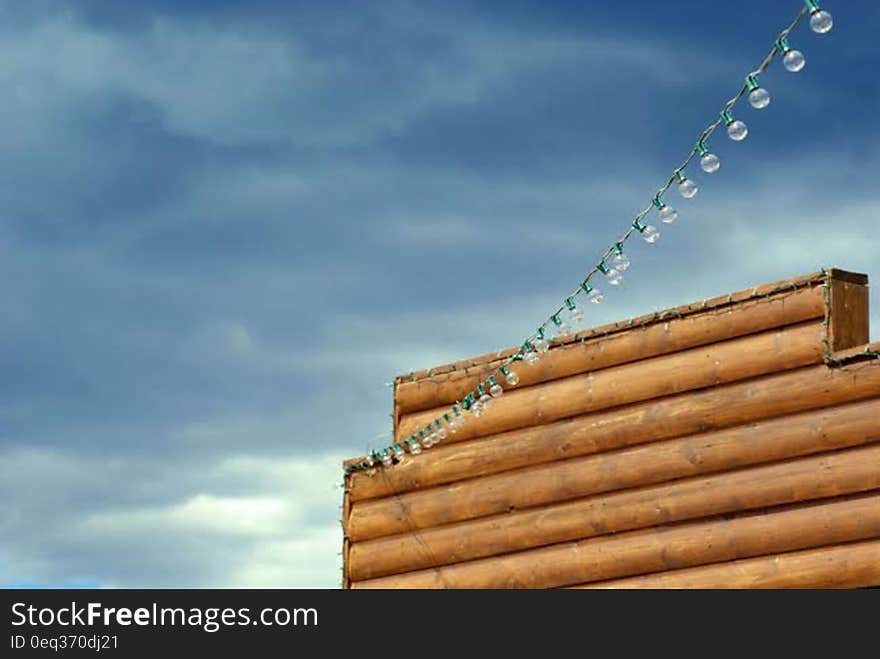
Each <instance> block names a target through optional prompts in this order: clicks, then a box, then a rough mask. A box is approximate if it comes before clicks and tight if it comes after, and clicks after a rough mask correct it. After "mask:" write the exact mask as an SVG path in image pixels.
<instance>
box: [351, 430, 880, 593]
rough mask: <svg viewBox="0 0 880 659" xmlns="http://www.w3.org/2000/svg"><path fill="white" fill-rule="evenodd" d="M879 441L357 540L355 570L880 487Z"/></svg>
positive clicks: (421, 563)
mask: <svg viewBox="0 0 880 659" xmlns="http://www.w3.org/2000/svg"><path fill="white" fill-rule="evenodd" d="M878 464H880V446H878V445H870V446H867V447H861V448H854V449H847V450H844V451H837V452H834V453H827V454H822V455H818V456H811V457H806V458H798V459H795V460H789V461H786V462H782V463H776V464H769V465H762V466H759V467H751V468H747V469H740V470H737V471H733V472H726V473H722V474H718V475H713V476H699V477H695V478H689V479H683V480H680V481H673V482H671V483H664V484H662V485H653V486H649V487H643V488H639V489H637V490H624V491H621V492H614V493H611V494H602V495H598V496H593V497H588V498H585V499H577V500H575V501H570V502H567V503H562V504H554V505H551V506H545V507H541V508H533V509H528V510H524V511H515V512H512V513H510V514H507V515H503V514H502V515H495V516H492V517H484V518H480V519H476V520H469V521H465V522H458V523H455V524H449V525H446V526H439V527H434V528H429V529H421V530H419V531H417V532H415V533H405V534H401V535H396V536H388V537H383V538H377V539H375V540H369V541H365V542H354V543H353V544H352V547H351V555H350V559H351V571H352V575H359V577H361V578H363V576H365V575H378V574H389V573H396V572H403V571H412V570H418V569H423V568H426V567H431V566H434V565H439V564H450V563H456V562H463V561H467V560H472V559H476V558H482V557H486V556H495V555H498V554H503V553H508V552H514V551H521V550H524V549H530V548H533V547H538V546H545V545H550V544H556V543H560V542H567V541H570V540H579V539H583V538H587V537H593V536H600V535H605V534H608V533H618V532H621V531H627V530H632V529H638V528H645V527H648V526H654V525H657V524H668V523H671V522H678V521H684V520H689V519H698V518H701V517H707V516H711V515H719V514H725V513H734V512H741V511H745V510H753V509H755V508H763V507H768V506H777V505H783V504H787V503H795V502H799V501H810V500H814V499H822V498H827V497H833V496H841V495H845V494H854V493H857V492H865V491H869V490H873V489H880V469H878V468H877V465H878Z"/></svg>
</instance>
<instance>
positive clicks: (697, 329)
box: [395, 287, 825, 414]
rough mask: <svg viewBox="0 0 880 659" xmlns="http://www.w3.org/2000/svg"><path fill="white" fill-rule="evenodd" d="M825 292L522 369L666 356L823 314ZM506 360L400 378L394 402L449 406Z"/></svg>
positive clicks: (722, 310) (588, 367)
mask: <svg viewBox="0 0 880 659" xmlns="http://www.w3.org/2000/svg"><path fill="white" fill-rule="evenodd" d="M824 315H825V296H824V290H823V288H821V287H814V288H801V289H795V290H794V291H793V292H792V291H791V290H788V291H784V292H782V293H779V294H777V295H776V296H774V297H770V298H759V299H755V300H751V301H748V302H744V303H740V304H736V305H735V306H724V307H719V308H715V309H710V310H708V311H705V312H702V313H698V314H694V315H690V316H685V317H684V318H681V319H676V318H675V317H674V316H672V315H669V316H668V317H667V319H666V320H664V321H662V322H656V321H654V322H651V323H650V324H647V325H645V326H644V327H638V326H636V327H633V328H632V329H624V330H621V331H617V332H614V333H612V334H610V335H607V336H603V335H601V334H600V335H599V336H597V337H595V338H587V339H584V340H582V341H580V342H577V343H568V344H564V345H560V346H556V347H554V348H553V349H551V350H550V351H549V352H548V353H547V355H545V357H544V358H543V359H541V361H540V362H538V363H537V364H536V365H535V366H532V367H524V368H521V369H517V371H518V374H519V376H520V384H519V386H522V387H525V386H529V385H533V384H538V383H541V382H548V381H550V380H556V379H558V378H561V377H566V376H569V375H576V374H578V373H587V372H589V371H595V370H598V369H602V368H607V367H609V366H617V365H620V364H625V363H629V362H634V361H638V360H641V359H647V358H649V357H658V356H660V355H667V354H670V353H673V352H678V351H680V350H685V349H687V348H693V347H696V346H703V345H708V344H711V343H718V342H720V341H726V340H729V339H733V338H737V337H741V336H746V335H748V334H754V333H756V332H763V331H766V330H770V329H774V328H778V327H783V326H786V325H794V324H797V323H802V322H804V321H807V320H814V319H817V318H823V317H824ZM500 363H501V360H497V359H496V360H489V361H488V362H484V363H483V364H481V365H479V366H473V367H471V368H465V369H459V370H451V371H449V372H446V373H441V374H437V375H433V376H431V377H425V378H422V379H419V380H415V381H411V382H407V381H405V380H403V381H399V382H398V383H397V386H396V388H395V402H396V404H397V408H398V410H399V412H400V413H401V414H408V413H410V412H418V411H421V410H426V409H431V408H435V407H438V406H440V405H449V404H452V403H453V402H455V401H457V400H461V399H462V398H463V397H464V396H465V395H466V394H468V393H469V392H471V391H473V390H474V388H475V387H476V386H477V384H479V383H480V382H481V381H482V380H483V379H485V377H486V376H487V375H489V374H491V373H492V372H493V371H494V370H495V369H497V368H498V365H499V364H500Z"/></svg>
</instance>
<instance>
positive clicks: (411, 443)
mask: <svg viewBox="0 0 880 659" xmlns="http://www.w3.org/2000/svg"><path fill="white" fill-rule="evenodd" d="M406 445H407V447H408V448H409V452H410V453H412V454H413V455H418V454H419V453H421V452H422V447H421V445H420V444H419V443H418V442H417V441H416V440H415V439H412V438H410V439H408V440H407V441H406Z"/></svg>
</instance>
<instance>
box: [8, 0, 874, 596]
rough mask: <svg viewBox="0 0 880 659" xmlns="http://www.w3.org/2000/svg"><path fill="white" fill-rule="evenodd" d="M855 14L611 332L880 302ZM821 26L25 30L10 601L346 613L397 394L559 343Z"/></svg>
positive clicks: (210, 24)
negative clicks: (639, 232) (835, 273)
mask: <svg viewBox="0 0 880 659" xmlns="http://www.w3.org/2000/svg"><path fill="white" fill-rule="evenodd" d="M824 4H825V5H827V8H828V9H829V10H831V11H832V12H833V13H834V16H835V19H836V24H835V28H834V30H833V32H832V33H830V34H828V35H825V36H821V37H820V36H817V35H814V34H813V33H811V32H810V31H809V30H808V29H807V28H806V27H805V26H802V27H800V28H799V29H798V31H797V32H796V33H795V34H794V35H793V39H792V40H793V42H794V45H795V46H796V47H798V48H800V49H801V50H803V52H804V54H805V55H806V58H807V66H806V68H805V70H804V71H803V72H802V73H800V74H797V75H793V74H789V73H787V72H785V71H784V70H782V68H781V65H780V64H779V63H778V62H777V63H776V64H775V65H774V66H773V67H772V69H771V70H770V71H768V72H767V74H766V75H765V76H764V77H763V78H762V84H763V85H764V86H765V87H767V88H768V89H769V90H770V91H771V93H772V95H773V101H772V103H771V105H770V107H769V108H767V109H766V110H763V111H761V112H760V113H759V112H756V111H754V110H752V109H751V108H748V107H747V106H741V110H740V112H739V114H740V115H741V116H742V118H744V119H745V120H746V121H747V122H748V124H749V127H750V129H751V133H750V135H749V138H748V139H747V140H746V141H745V142H743V143H742V144H734V143H732V142H730V140H728V139H727V138H726V137H723V136H722V135H721V134H719V135H718V136H717V137H716V138H715V139H714V140H713V150H715V151H716V152H717V153H718V154H719V155H720V156H721V158H722V169H721V171H720V172H719V173H718V174H715V175H713V176H712V177H711V178H710V177H708V176H707V175H705V174H703V173H702V172H700V171H699V170H696V171H695V172H693V178H694V179H695V180H697V181H698V182H699V183H700V184H701V192H700V194H699V195H698V196H697V198H696V199H694V200H692V201H684V200H681V199H678V198H677V195H675V194H673V196H671V197H670V199H675V204H676V205H677V207H678V208H679V209H680V211H681V213H682V217H681V220H680V221H679V223H678V224H676V225H675V226H674V227H666V228H664V230H663V236H662V238H661V240H660V242H659V243H658V244H657V245H655V246H653V247H648V246H646V245H634V246H633V249H632V254H631V257H632V258H633V261H634V265H633V267H632V269H631V271H630V272H631V273H632V275H631V276H630V277H629V278H628V280H627V282H626V283H625V285H624V286H623V287H622V290H620V291H616V292H615V293H614V294H612V295H608V297H607V299H606V304H604V305H603V306H602V307H601V308H598V309H596V310H594V314H593V316H592V317H591V318H590V319H589V322H590V323H591V324H592V323H601V322H606V321H610V320H616V319H620V318H626V317H629V316H632V315H636V314H640V313H645V312H648V311H652V310H655V309H660V308H664V307H667V306H671V305H674V304H679V303H684V302H688V301H690V300H693V299H698V298H702V297H706V296H709V295H715V294H719V293H723V292H727V291H730V290H735V289H740V288H744V287H747V286H749V285H752V284H758V283H763V282H765V281H771V280H774V279H778V278H782V277H786V276H791V275H795V274H801V273H805V272H810V271H813V270H815V269H818V268H820V267H822V266H839V267H844V268H848V269H852V270H858V271H863V272H868V273H869V274H870V275H872V276H873V277H875V278H876V277H880V267H878V266H880V259H878V258H877V256H876V255H877V253H878V250H877V246H876V239H877V236H878V229H877V227H878V219H880V197H878V193H877V182H876V172H877V171H878V165H880V155H878V154H880V151H878V146H880V126H878V122H877V120H876V118H877V116H878V114H880V85H878V83H877V68H878V65H880V54H878V50H877V48H876V35H877V34H878V33H880V8H878V6H877V3H875V2H870V1H869V0H849V1H847V2H827V3H824ZM798 7H799V1H798V0H787V1H785V2H781V1H780V2H773V3H767V2H763V1H758V0H741V1H740V2H738V3H730V2H721V1H717V2H716V1H712V2H707V1H706V0H701V1H699V2H697V1H695V0H691V1H682V2H677V3H674V4H669V3H666V4H658V3H656V2H637V1H631V2H626V3H617V2H615V3H612V2H603V3H599V2H584V1H580V2H574V1H568V2H549V1H546V0H545V1H541V2H537V1H536V2H525V1H519V2H508V3H481V2H467V3H458V2H452V3H439V2H421V3H419V2H407V3H404V2H375V3H374V2H363V1H361V2H333V3H300V2H289V1H287V0H285V1H281V0H274V1H270V0H254V1H252V2H247V3H245V2H232V1H214V2H195V1H189V2H183V1H181V0H174V1H172V0H131V1H127V2H124V3H123V2H118V1H116V0H88V1H87V0H81V1H68V2H64V1H60V0H59V1H49V0H32V1H30V2H28V3H22V2H16V1H11V0H9V1H0V62H2V64H0V85H2V88H3V89H4V90H5V93H4V103H3V104H2V106H0V145H2V149H3V155H4V159H3V166H2V168H0V199H2V208H3V213H2V221H0V287H2V299H3V301H4V309H3V313H2V314H0V584H7V585H13V584H39V585H70V584H83V583H87V584H96V585H102V586H181V587H187V586H319V587H320V586H326V587H332V586H335V585H337V584H338V583H339V557H338V555H337V552H338V551H339V545H340V533H339V525H338V517H339V510H338V504H339V501H340V491H339V489H338V481H339V477H340V470H339V463H340V461H341V460H342V459H343V458H344V457H349V456H352V455H356V454H360V453H362V452H363V451H364V449H365V448H366V447H367V446H368V445H371V444H381V443H382V439H381V435H382V434H383V433H387V432H388V430H389V424H390V421H389V417H388V413H389V412H390V409H391V392H390V389H388V388H387V387H386V386H385V383H386V382H389V381H391V380H392V379H393V376H394V375H395V374H398V373H402V372H407V371H409V370H413V369H418V368H422V367H427V366H431V365H435V364H437V363H441V362H444V361H448V360H452V359H457V358H461V357H463V356H466V355H470V354H480V353H483V352H486V351H488V350H492V349H495V348H500V347H504V346H507V345H511V344H513V343H515V342H518V341H519V340H521V339H522V338H523V337H524V336H525V335H527V334H528V333H529V332H530V331H531V330H532V328H533V327H534V326H535V324H536V323H537V322H540V321H542V320H543V319H544V318H546V316H547V314H548V313H549V312H551V311H552V310H553V309H555V308H556V307H557V306H558V305H559V304H560V302H561V296H562V295H563V294H565V293H566V292H567V291H569V290H571V289H572V288H573V287H574V286H576V285H577V283H578V282H579V281H580V278H581V276H582V275H583V274H584V273H585V272H586V271H587V270H588V269H589V268H590V267H591V266H592V264H594V263H595V261H596V259H597V257H598V256H599V254H600V253H601V252H602V251H604V249H605V247H606V246H607V245H608V243H609V242H610V241H611V240H612V239H613V238H614V237H615V236H617V235H618V234H619V233H620V232H621V231H622V230H623V229H624V228H625V227H626V225H627V224H628V222H629V221H630V218H631V217H632V215H633V214H634V212H636V211H637V210H639V209H641V208H642V207H643V206H644V205H646V203H647V202H648V201H649V199H650V196H651V194H652V191H653V190H654V189H655V188H656V187H657V186H658V185H659V184H660V183H661V182H662V181H663V180H664V179H665V178H666V177H667V176H668V175H669V173H670V171H671V169H672V168H673V167H674V166H675V165H677V164H678V163H679V162H680V161H681V160H682V159H683V157H684V156H685V155H686V153H687V151H688V149H689V148H690V146H691V145H692V144H693V142H694V141H695V139H696V137H697V135H698V134H699V132H700V130H701V129H702V128H703V127H704V126H705V125H706V124H707V123H708V122H709V121H710V120H711V119H712V117H713V116H715V115H716V113H717V111H718V110H719V109H720V106H721V104H722V103H723V102H724V101H725V100H726V99H727V98H729V97H730V96H731V95H732V94H733V93H734V92H735V91H736V90H737V88H738V86H739V85H740V84H741V82H742V78H743V76H744V75H745V73H747V72H748V71H749V70H750V69H751V68H752V67H753V66H755V65H756V64H757V63H758V62H759V61H760V59H761V58H762V57H763V56H764V55H765V54H766V52H767V51H768V50H769V47H770V45H771V43H772V41H773V39H774V37H775V34H776V33H777V32H778V31H779V29H780V28H781V27H782V26H784V25H785V24H786V23H787V22H788V21H789V20H790V19H791V17H792V16H793V15H794V14H795V12H796V11H797V9H798ZM872 302H873V308H874V309H875V310H876V309H880V300H878V298H877V295H876V294H874V295H873V297H872ZM873 323H874V325H873V338H875V339H877V338H880V335H878V332H880V330H878V327H880V318H878V315H877V313H876V312H875V313H874V317H873Z"/></svg>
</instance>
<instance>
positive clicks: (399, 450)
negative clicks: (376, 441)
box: [391, 444, 406, 462]
mask: <svg viewBox="0 0 880 659" xmlns="http://www.w3.org/2000/svg"><path fill="white" fill-rule="evenodd" d="M391 451H392V452H393V453H394V459H395V460H397V461H398V462H403V461H404V459H405V458H406V454H405V453H404V452H403V447H402V446H401V445H400V444H395V445H394V446H392V447H391Z"/></svg>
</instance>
